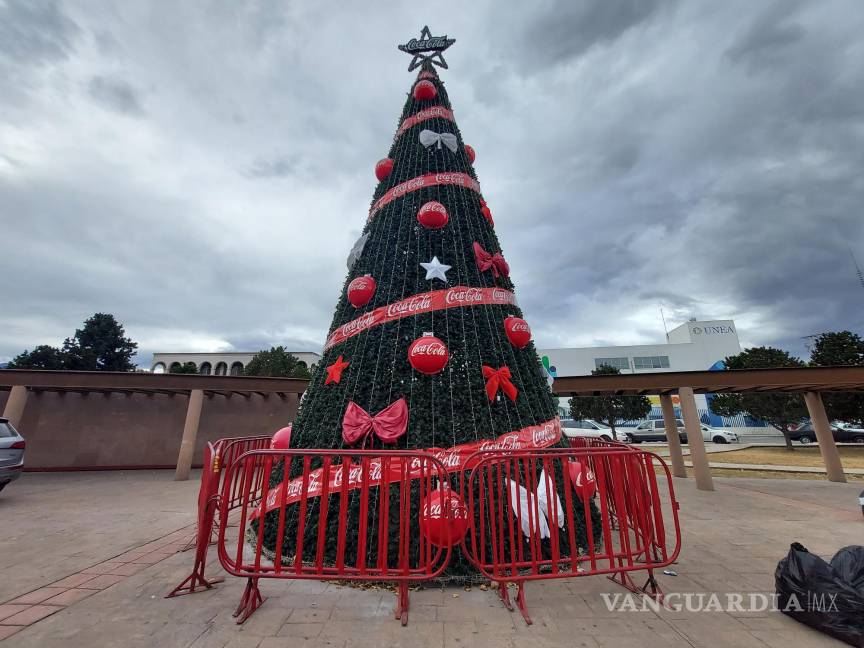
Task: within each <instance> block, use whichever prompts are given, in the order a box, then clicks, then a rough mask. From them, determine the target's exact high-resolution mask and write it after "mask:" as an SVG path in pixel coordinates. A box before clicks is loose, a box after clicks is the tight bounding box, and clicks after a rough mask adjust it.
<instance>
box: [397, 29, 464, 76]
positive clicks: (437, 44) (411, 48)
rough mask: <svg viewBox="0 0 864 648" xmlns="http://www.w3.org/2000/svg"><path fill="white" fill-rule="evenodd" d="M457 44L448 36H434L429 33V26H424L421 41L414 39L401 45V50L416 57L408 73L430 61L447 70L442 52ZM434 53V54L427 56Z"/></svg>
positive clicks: (412, 60)
mask: <svg viewBox="0 0 864 648" xmlns="http://www.w3.org/2000/svg"><path fill="white" fill-rule="evenodd" d="M455 42H456V39H455V38H447V36H433V35H432V33H431V32H430V31H429V27H428V26H424V27H423V29H422V31H421V32H420V40H417V39H416V38H412V39H411V40H410V41H408V42H407V43H405V44H404V45H399V49H400V50H402V51H403V52H405V53H406V54H412V55H413V56H414V58H413V59H411V65H409V66H408V71H409V72H411V71H412V70H415V69H416V68H418V67H420V66H421V65H423V61H429V62H430V63H434V64H435V65H437V66H439V67H442V68H444V69H447V61H445V60H444V57H443V56H442V55H441V52H443V51H444V50H446V49H447V48H448V47H450V46H451V45H452V44H453V43H455ZM427 52H434V54H431V55H430V54H427Z"/></svg>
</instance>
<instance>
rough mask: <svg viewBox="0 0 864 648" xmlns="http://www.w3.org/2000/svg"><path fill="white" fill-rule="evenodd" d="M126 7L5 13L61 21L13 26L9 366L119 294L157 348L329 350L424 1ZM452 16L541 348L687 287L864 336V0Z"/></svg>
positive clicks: (797, 321) (120, 308)
mask: <svg viewBox="0 0 864 648" xmlns="http://www.w3.org/2000/svg"><path fill="white" fill-rule="evenodd" d="M31 6H32V7H37V8H38V11H37V10H31V9H30V8H29V7H31ZM10 7H12V9H10ZM105 7H107V5H105V6H104V7H103V6H100V5H90V4H77V5H71V4H70V5H62V6H61V5H58V4H39V5H36V4H32V3H6V4H5V5H0V11H5V12H6V14H5V15H6V16H8V17H11V19H12V21H13V25H12V26H11V27H10V26H9V25H8V24H7V23H8V22H9V21H8V20H2V21H0V25H3V27H0V29H6V30H7V31H6V32H3V33H4V34H5V33H7V32H8V33H13V32H14V34H19V35H20V34H42V36H39V37H34V38H32V39H28V38H23V37H18V40H17V41H16V42H17V43H18V44H16V45H14V46H11V45H9V44H8V39H5V38H3V39H0V41H7V42H6V49H3V45H0V75H5V76H3V77H2V78H3V79H8V78H12V77H10V76H9V75H11V74H14V75H17V76H16V77H15V79H16V80H17V82H16V83H13V84H11V85H9V84H5V85H4V90H6V88H7V87H11V88H13V92H16V93H18V94H17V95H15V96H12V100H11V101H10V102H9V103H10V105H11V106H12V109H11V110H9V111H4V112H2V113H0V141H2V142H3V150H2V151H0V228H2V231H3V233H4V248H3V249H4V253H3V254H2V255H0V293H2V294H3V295H4V302H5V303H6V304H8V306H7V307H5V308H4V309H3V311H2V313H0V361H2V360H4V359H6V358H8V357H10V356H12V355H15V354H16V353H18V352H19V351H21V350H22V349H24V348H32V347H33V346H35V345H36V344H43V343H47V344H57V343H59V342H60V341H61V340H62V339H63V337H65V336H67V335H70V334H71V333H72V332H73V331H74V329H75V327H76V326H77V325H78V324H80V322H81V321H82V320H83V319H84V318H85V317H87V316H88V315H90V314H92V313H93V312H95V311H108V312H113V313H115V314H116V315H117V316H118V318H120V319H121V320H122V321H123V322H124V323H125V324H126V326H127V330H128V331H129V333H130V334H131V335H132V336H133V337H134V338H135V339H136V340H138V341H139V342H140V344H141V357H142V364H147V361H148V355H149V353H151V352H153V351H156V350H161V351H166V350H183V349H188V350H201V351H207V350H217V349H228V348H234V349H238V350H248V349H250V348H251V349H257V348H263V347H267V346H270V345H277V344H285V345H287V346H292V347H295V348H299V349H303V348H305V349H309V350H316V349H317V348H319V347H320V345H321V343H322V342H323V338H324V335H325V333H326V329H327V326H328V325H329V322H330V318H331V316H332V313H333V307H334V305H335V303H336V300H337V298H338V294H339V290H340V287H341V285H342V282H343V280H344V261H345V256H346V254H347V252H348V250H349V249H350V248H351V245H352V244H353V242H354V240H355V239H356V237H357V235H358V233H359V229H360V228H361V227H362V224H363V222H364V219H365V214H366V211H367V209H368V205H369V200H370V197H371V195H372V191H373V189H374V176H373V173H372V169H373V166H374V163H375V161H376V160H378V159H379V158H380V157H381V156H382V155H383V154H384V153H385V152H386V150H387V148H388V146H389V144H390V141H391V139H392V136H393V131H394V129H395V125H396V119H397V116H398V114H399V113H400V111H401V108H402V103H403V101H404V98H405V93H406V92H407V90H408V87H409V85H410V83H411V79H412V78H413V75H408V74H406V72H405V68H406V67H407V63H408V60H407V57H405V56H404V55H402V54H400V53H399V52H397V51H396V49H395V44H396V43H397V42H404V40H406V39H407V38H410V37H411V36H414V35H417V34H418V33H419V26H420V25H419V24H418V23H417V22H416V17H415V15H414V11H413V10H412V9H411V7H399V6H391V7H386V8H375V7H369V6H362V7H361V6H357V7H350V6H348V5H339V6H338V8H339V11H336V10H335V8H336V5H335V4H334V5H329V4H328V3H322V4H320V5H310V6H307V7H305V8H304V9H303V10H302V11H300V10H298V9H297V8H296V7H294V6H289V5H287V4H272V3H263V2H262V3H257V2H247V3H221V4H216V5H212V6H210V7H208V9H207V10H204V9H200V8H198V7H196V6H195V5H188V4H187V5H176V4H175V3H171V4H168V3H164V4H163V3H160V2H154V3H125V4H123V5H117V6H115V7H114V9H112V10H111V11H107V10H105ZM457 7H458V11H457V10H456V8H457ZM168 8H170V9H171V10H170V11H168ZM10 12H13V13H10ZM441 15H447V16H448V21H449V23H448V24H438V23H433V24H432V25H430V27H431V28H432V31H433V32H435V33H445V32H446V33H448V34H450V35H451V36H454V37H455V38H456V39H457V43H456V45H455V46H454V47H453V48H451V50H449V51H448V53H447V54H448V55H447V59H448V62H449V63H450V66H451V69H450V70H447V71H444V72H442V76H443V78H444V80H445V81H446V83H447V89H448V93H449V95H450V98H451V100H452V102H453V105H454V110H455V113H456V116H457V118H458V120H459V127H460V129H461V131H462V133H463V135H464V136H465V138H466V140H467V141H468V142H469V143H471V144H472V146H474V148H475V149H476V150H477V163H476V167H477V171H478V174H479V177H480V181H481V183H482V186H483V192H484V196H485V197H486V198H487V200H488V201H489V204H490V207H491V208H492V210H493V213H494V215H495V221H496V229H497V232H498V236H499V238H500V240H501V242H502V245H503V247H504V253H505V255H506V257H507V259H508V261H509V262H510V265H511V268H512V273H513V279H514V281H515V283H516V287H517V293H518V297H519V301H520V304H521V305H522V308H523V310H524V311H525V313H526V316H527V317H528V318H529V320H530V322H531V324H532V328H533V329H534V331H535V335H536V337H537V340H538V343H539V344H540V345H541V346H548V347H553V346H555V347H557V346H567V345H591V344H601V343H610V344H632V343H641V342H650V341H657V342H659V341H661V340H662V339H663V335H662V331H663V328H662V321H661V318H660V308H661V307H662V308H663V310H664V313H665V315H666V319H667V321H668V322H669V324H670V326H671V325H675V324H678V323H680V322H681V321H684V320H686V319H687V318H688V317H690V316H694V315H695V316H697V317H705V318H709V317H711V318H726V317H731V318H734V319H735V320H736V321H737V323H738V328H739V333H740V335H741V337H742V340H743V341H744V342H745V343H749V344H773V345H778V346H783V347H786V348H788V349H790V350H791V351H793V352H795V353H803V352H804V342H803V337H804V336H806V335H810V334H812V333H816V332H820V331H825V330H838V329H843V328H851V329H853V330H858V331H859V332H862V331H864V308H862V297H864V291H862V290H861V287H860V285H859V284H858V282H857V278H856V277H855V272H854V267H853V265H852V261H851V259H850V257H849V253H848V248H849V247H851V248H852V250H853V251H854V252H855V253H856V254H857V255H858V259H859V263H862V264H864V219H862V218H861V213H860V205H862V204H864V181H862V179H861V173H860V169H861V168H864V141H862V139H864V60H862V58H861V57H860V56H858V55H857V54H856V53H858V52H859V50H860V34H861V33H862V32H864V9H862V8H859V7H858V5H857V4H853V3H849V2H844V1H843V0H828V1H826V2H822V3H819V4H818V5H815V4H812V3H795V4H790V3H775V4H771V5H758V4H754V3H751V2H747V1H745V0H737V1H734V2H728V3H710V4H709V3H704V4H702V3H676V2H659V1H658V2H650V3H649V2H638V3H637V2H633V3H608V2H599V1H598V2H587V3H561V4H560V5H555V4H547V5H543V7H542V8H541V9H536V8H530V7H528V6H524V7H523V6H513V7H511V10H510V11H508V13H507V16H506V21H505V19H504V18H503V17H502V13H501V12H500V11H499V8H498V5H497V4H495V3H492V2H491V1H489V2H485V3H484V2H480V3H473V4H471V5H470V6H465V5H462V4H459V5H457V4H456V3H454V4H453V11H449V10H448V7H447V6H446V2H445V6H444V7H442V14H441ZM168 16H170V19H169V18H168ZM361 22H362V24H363V25H367V26H369V25H380V27H367V28H364V29H363V30H360V31H358V30H357V29H356V28H355V26H356V25H357V24H360V23H361ZM10 29H11V30H13V31H12V32H9V30H10ZM29 40H32V41H33V42H32V43H29ZM28 43H29V44H28ZM28 46H29V47H31V48H32V49H31V50H30V51H29V53H28V50H27V49H26V47H28ZM10 48H11V49H10ZM22 48H25V49H22ZM95 79H99V81H94V80H95ZM94 88H95V89H94ZM137 89H146V90H147V95H146V113H147V119H139V120H135V121H133V120H129V119H127V118H126V116H127V115H130V114H132V115H141V114H142V112H143V109H144V108H143V101H142V99H141V96H140V92H139V91H138V90H137ZM94 92H95V95H94ZM10 96H11V95H10ZM5 98H8V96H7V97H4V99H5ZM94 99H95V100H96V101H99V102H101V105H105V106H106V107H107V108H109V110H104V111H103V110H95V111H94V108H93V106H94ZM9 133H13V134H14V137H9V136H7V135H8V134H9Z"/></svg>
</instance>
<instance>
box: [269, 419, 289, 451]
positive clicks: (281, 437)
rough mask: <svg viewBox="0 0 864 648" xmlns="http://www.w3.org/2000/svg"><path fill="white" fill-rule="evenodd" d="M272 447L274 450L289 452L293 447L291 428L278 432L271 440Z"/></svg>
mask: <svg viewBox="0 0 864 648" xmlns="http://www.w3.org/2000/svg"><path fill="white" fill-rule="evenodd" d="M270 447H271V448H273V449H274V450H287V449H288V448H290V447H291V426H290V425H289V426H288V427H284V428H282V429H281V430H277V431H276V434H274V435H273V438H272V439H271V440H270Z"/></svg>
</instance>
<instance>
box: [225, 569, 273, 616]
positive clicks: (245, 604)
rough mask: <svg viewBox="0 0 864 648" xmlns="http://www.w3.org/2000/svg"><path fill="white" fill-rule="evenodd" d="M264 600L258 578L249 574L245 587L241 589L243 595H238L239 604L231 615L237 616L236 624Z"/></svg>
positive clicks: (250, 613)
mask: <svg viewBox="0 0 864 648" xmlns="http://www.w3.org/2000/svg"><path fill="white" fill-rule="evenodd" d="M266 600H267V599H266V598H264V597H262V596H261V590H259V589H258V579H257V578H252V577H251V576H250V577H249V578H248V579H247V580H246V589H245V590H243V596H241V597H240V604H239V605H238V606H237V609H236V610H234V614H233V615H232V616H234V617H236V618H237V625H240V624H241V623H243V622H244V621H245V620H246V619H248V618H249V617H250V616H252V613H253V612H255V610H257V609H258V608H259V607H261V605H262V604H263V603H264V601H266Z"/></svg>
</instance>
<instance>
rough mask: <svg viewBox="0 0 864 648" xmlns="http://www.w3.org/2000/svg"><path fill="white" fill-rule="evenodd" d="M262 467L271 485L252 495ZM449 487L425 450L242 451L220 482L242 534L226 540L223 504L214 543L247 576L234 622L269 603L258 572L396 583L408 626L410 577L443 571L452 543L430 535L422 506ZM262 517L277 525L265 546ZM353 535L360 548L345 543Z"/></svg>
mask: <svg viewBox="0 0 864 648" xmlns="http://www.w3.org/2000/svg"><path fill="white" fill-rule="evenodd" d="M261 475H263V481H264V483H265V484H266V483H269V484H271V488H270V491H269V493H268V495H267V497H266V499H265V500H263V501H255V495H256V493H257V490H256V487H255V484H256V480H258V479H259V476H261ZM274 476H275V479H271V478H272V477H274ZM273 484H275V485H273ZM448 491H449V479H448V474H447V469H446V468H445V467H444V464H443V463H441V462H440V461H439V460H438V459H436V458H435V457H433V456H432V455H431V454H428V453H425V452H414V451H383V452H382V451H380V450H354V451H338V450H335V451H330V450H299V449H298V450H270V451H255V452H247V453H245V454H244V455H243V456H241V457H240V458H239V459H238V460H237V461H236V462H235V463H234V464H233V465H232V466H231V467H230V468H228V472H227V475H226V477H225V480H224V482H223V484H222V499H225V498H227V497H229V496H233V495H234V494H236V493H238V492H239V493H240V500H241V501H240V504H239V509H240V516H239V517H240V519H239V525H238V527H237V535H236V537H232V538H230V539H229V537H228V535H227V533H226V531H227V525H226V524H225V522H226V520H227V514H228V511H227V509H226V508H220V516H221V521H222V524H221V528H220V531H219V543H218V550H219V560H220V562H221V564H222V567H223V568H224V569H225V571H226V572H228V573H229V574H232V575H234V576H240V577H245V578H246V579H247V585H246V590H245V591H244V593H243V596H242V598H241V600H240V604H239V605H238V607H237V610H236V612H235V616H236V617H238V621H237V622H238V623H242V622H243V621H245V620H246V619H247V618H248V617H249V615H251V614H252V613H253V612H254V611H255V610H256V609H257V608H258V606H260V605H261V603H263V601H264V599H263V598H262V596H261V593H260V591H259V589H258V580H259V579H260V578H287V579H317V580H331V579H332V580H349V581H396V582H397V583H398V584H399V594H398V600H397V605H396V618H397V619H401V621H402V624H403V625H405V624H406V623H407V621H408V603H409V601H408V585H409V583H412V582H419V581H423V580H428V579H430V578H434V577H436V576H438V575H440V574H441V572H442V571H443V570H444V568H445V567H446V565H447V563H448V562H449V559H450V551H451V550H450V547H449V545H450V544H451V543H450V539H449V538H445V539H444V540H445V542H443V543H442V544H446V545H447V546H446V547H444V546H437V545H435V544H432V542H430V540H429V538H430V537H433V536H432V533H431V529H430V528H428V527H429V525H430V524H432V523H433V521H432V519H431V516H432V515H433V514H431V513H429V511H428V510H427V511H426V514H424V515H421V514H419V511H420V510H421V508H422V507H423V506H424V505H427V504H428V502H429V501H430V498H432V499H436V498H435V497H434V495H435V494H436V493H437V498H439V499H438V501H445V502H449V497H446V496H445V495H447V493H448ZM283 502H287V503H288V506H286V505H282V503H283ZM289 507H290V511H291V514H290V517H289V514H288V510H289ZM447 508H448V505H447V504H445V506H444V507H443V509H445V510H443V511H438V512H437V513H436V515H437V517H438V519H440V518H444V517H447V516H448V514H449V511H448V510H447ZM262 511H264V513H262ZM264 516H271V518H270V519H271V520H272V522H273V523H275V528H274V527H273V526H272V525H270V530H269V533H270V538H271V543H270V544H271V548H269V549H268V547H266V546H265V525H264V524H261V523H260V522H261V520H262V518H263V517H264ZM310 518H317V519H310ZM307 520H309V523H308V526H307ZM437 530H438V529H437V528H436V531H437ZM274 538H275V542H273V541H272V540H273V539H274ZM349 538H350V546H355V547H356V550H354V551H349V549H348V546H349ZM334 542H335V546H334Z"/></svg>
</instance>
